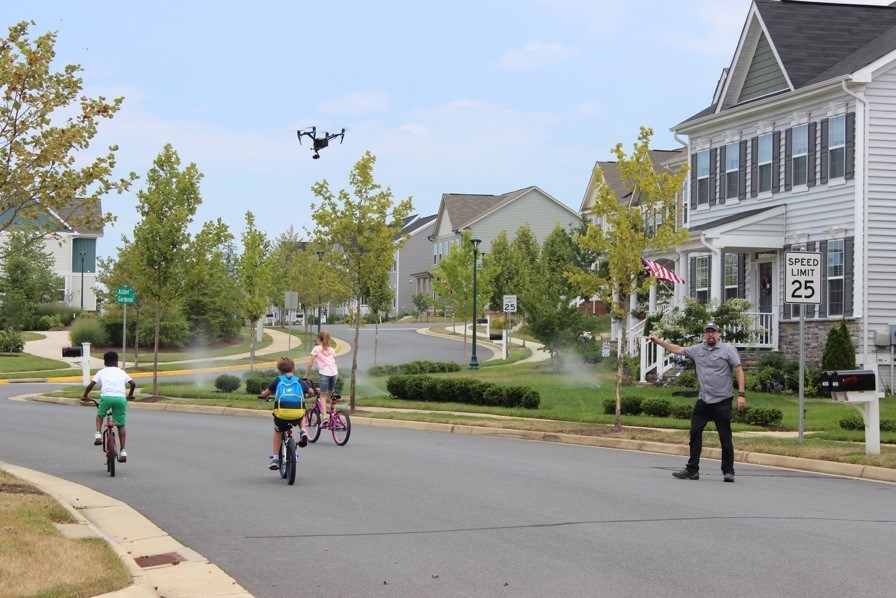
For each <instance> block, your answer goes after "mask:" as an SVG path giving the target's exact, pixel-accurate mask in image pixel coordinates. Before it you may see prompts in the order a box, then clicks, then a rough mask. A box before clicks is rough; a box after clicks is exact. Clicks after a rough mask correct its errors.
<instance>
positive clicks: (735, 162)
mask: <svg viewBox="0 0 896 598" xmlns="http://www.w3.org/2000/svg"><path fill="white" fill-rule="evenodd" d="M739 170H740V144H739V143H729V144H728V145H726V146H725V199H737V194H738V192H739V190H740V189H739V186H738V179H739V178H740V173H739Z"/></svg>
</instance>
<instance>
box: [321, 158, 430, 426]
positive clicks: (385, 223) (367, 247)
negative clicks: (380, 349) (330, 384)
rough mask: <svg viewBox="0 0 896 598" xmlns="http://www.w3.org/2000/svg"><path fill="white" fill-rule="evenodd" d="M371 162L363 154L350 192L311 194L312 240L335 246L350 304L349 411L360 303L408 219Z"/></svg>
mask: <svg viewBox="0 0 896 598" xmlns="http://www.w3.org/2000/svg"><path fill="white" fill-rule="evenodd" d="M375 163H376V157H375V156H374V155H373V154H371V153H370V152H369V151H368V152H365V153H364V156H363V157H362V158H361V159H360V160H358V162H357V163H356V164H355V166H354V167H353V168H352V171H351V173H350V174H349V185H350V186H351V187H352V192H351V193H349V192H348V191H346V190H345V189H341V190H340V191H339V192H338V193H333V191H331V190H330V185H329V183H327V181H326V180H324V181H320V182H318V183H315V184H314V186H313V187H312V188H311V189H312V192H313V193H314V195H315V197H317V198H318V199H319V200H320V204H319V205H313V204H312V206H311V209H312V218H313V219H314V223H315V237H316V239H317V241H318V242H319V243H320V244H321V245H323V246H333V245H337V244H338V247H339V250H338V251H336V250H334V251H329V252H328V255H327V258H328V263H329V264H330V265H331V267H332V268H333V269H334V270H335V271H336V272H337V273H338V274H339V275H340V277H341V279H342V281H343V282H344V284H345V285H346V286H347V287H348V288H349V289H350V291H351V296H352V299H353V302H354V305H353V307H354V310H355V314H354V318H353V321H354V325H355V342H354V346H355V351H353V352H352V369H351V391H350V396H351V404H350V409H354V408H355V381H356V372H357V369H358V349H357V347H358V336H359V334H360V330H361V300H362V298H363V296H364V293H365V291H366V290H367V289H368V288H370V287H371V286H373V283H374V282H375V281H376V280H377V278H379V277H380V276H382V275H383V273H384V272H385V273H388V272H389V269H390V268H391V267H392V256H393V254H394V253H395V251H396V250H397V249H400V248H401V247H402V246H403V245H404V240H399V241H397V242H396V240H395V239H396V237H397V236H398V235H399V233H400V232H401V224H402V222H403V221H404V219H405V218H406V217H407V216H408V215H409V214H410V213H411V210H412V209H413V204H412V202H411V198H410V197H408V198H407V199H406V200H403V201H400V202H398V203H397V204H396V203H395V201H394V199H393V196H392V190H391V189H390V188H389V187H386V188H385V189H383V188H382V187H381V186H380V185H379V184H377V183H376V181H375V180H374V177H373V166H374V164H375Z"/></svg>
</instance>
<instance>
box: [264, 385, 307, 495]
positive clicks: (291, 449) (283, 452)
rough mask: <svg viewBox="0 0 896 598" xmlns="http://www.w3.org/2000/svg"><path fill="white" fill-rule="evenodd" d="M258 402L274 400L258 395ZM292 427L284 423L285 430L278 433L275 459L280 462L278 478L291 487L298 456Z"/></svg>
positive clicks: (293, 482)
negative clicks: (278, 441) (278, 449)
mask: <svg viewBox="0 0 896 598" xmlns="http://www.w3.org/2000/svg"><path fill="white" fill-rule="evenodd" d="M258 400H260V401H266V402H272V401H273V400H274V399H272V398H270V397H263V396H261V395H259V397H258ZM292 428H293V425H292V424H291V423H289V422H286V429H285V430H283V431H282V432H280V452H279V454H278V455H277V459H278V460H279V462H280V477H281V478H283V479H284V480H286V483H287V484H289V485H290V486H292V485H293V484H295V483H296V467H297V463H298V460H299V454H298V451H297V450H296V440H295V438H293V437H292Z"/></svg>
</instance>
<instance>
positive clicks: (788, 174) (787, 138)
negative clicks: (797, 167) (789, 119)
mask: <svg viewBox="0 0 896 598" xmlns="http://www.w3.org/2000/svg"><path fill="white" fill-rule="evenodd" d="M791 189H793V129H787V130H786V131H784V190H785V191H790V190H791Z"/></svg>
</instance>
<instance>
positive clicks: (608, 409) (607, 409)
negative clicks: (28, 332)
mask: <svg viewBox="0 0 896 598" xmlns="http://www.w3.org/2000/svg"><path fill="white" fill-rule="evenodd" d="M604 414H605V415H616V399H604Z"/></svg>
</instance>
